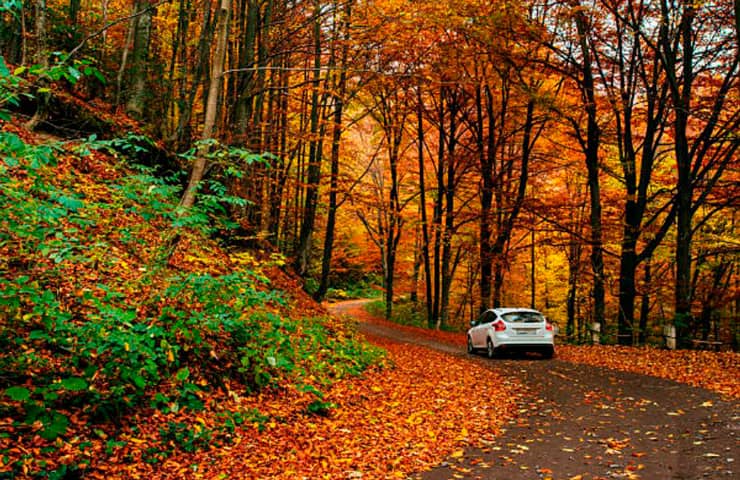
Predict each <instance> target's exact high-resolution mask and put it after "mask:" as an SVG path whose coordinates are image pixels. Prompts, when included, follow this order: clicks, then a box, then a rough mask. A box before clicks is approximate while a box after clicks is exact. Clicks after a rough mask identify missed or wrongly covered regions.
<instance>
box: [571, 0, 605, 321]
mask: <svg viewBox="0 0 740 480" xmlns="http://www.w3.org/2000/svg"><path fill="white" fill-rule="evenodd" d="M575 19H576V28H577V31H578V41H579V44H580V49H581V54H582V55H583V61H582V65H581V67H582V68H581V74H582V77H583V78H581V84H582V90H583V94H584V99H585V102H586V105H585V110H586V115H587V117H588V120H587V122H588V123H587V126H586V145H585V147H586V148H585V152H584V153H585V161H586V169H587V171H588V187H589V198H590V205H591V213H590V223H591V270H592V272H593V289H592V291H591V295H592V298H593V302H594V304H593V306H594V310H593V321H594V322H598V323H600V324H601V328H602V332H603V331H605V327H606V324H605V316H604V310H605V288H604V280H605V279H604V254H603V240H602V225H601V188H600V183H599V170H600V162H599V144H600V135H601V132H600V129H599V124H598V123H597V118H598V116H597V109H596V91H595V87H594V78H593V73H592V70H593V65H592V55H591V53H592V52H591V48H590V46H589V42H588V29H589V26H588V25H589V22H588V20H587V19H586V16H585V13H584V11H583V10H580V9H578V10H576V12H575Z"/></svg>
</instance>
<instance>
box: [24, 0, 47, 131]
mask: <svg viewBox="0 0 740 480" xmlns="http://www.w3.org/2000/svg"><path fill="white" fill-rule="evenodd" d="M34 6H35V9H36V54H35V62H36V63H37V64H38V65H41V66H42V67H43V68H47V67H48V66H49V52H48V47H47V42H48V39H47V35H48V32H47V30H46V20H47V18H46V13H47V11H46V0H36V3H35V4H34ZM47 86H48V84H47V82H46V81H43V80H42V81H40V82H39V88H38V90H37V92H36V112H35V113H34V114H33V117H31V119H30V120H29V121H28V122H26V128H27V129H29V130H34V129H35V128H36V127H37V126H38V125H39V124H40V123H41V122H43V121H44V120H45V119H46V116H47V115H48V105H49V93H48V92H44V91H43V89H44V88H46V87H47Z"/></svg>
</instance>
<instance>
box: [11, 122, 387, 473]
mask: <svg viewBox="0 0 740 480" xmlns="http://www.w3.org/2000/svg"><path fill="white" fill-rule="evenodd" d="M126 147H130V144H129V143H128V142H127V141H126V140H125V139H124V140H120V139H119V140H116V141H114V142H100V141H96V140H94V139H90V140H88V141H87V142H83V143H78V144H61V143H59V144H48V145H34V144H32V143H31V142H28V141H24V139H22V138H21V136H20V135H19V134H16V133H11V132H7V131H5V132H0V273H2V275H1V276H0V372H1V373H0V417H3V418H10V419H11V421H12V428H9V429H8V430H7V431H4V432H0V433H1V434H0V445H2V444H3V440H5V441H10V444H13V443H14V441H17V442H18V443H19V444H21V443H23V441H24V439H28V438H32V437H34V436H36V435H38V436H40V438H41V439H43V440H44V441H47V442H48V444H47V447H46V448H50V449H51V450H52V451H53V449H54V448H55V446H54V445H56V443H55V441H56V440H57V439H59V438H65V437H68V436H70V435H72V434H80V433H81V431H80V430H81V429H83V430H84V429H88V430H87V431H89V429H93V431H96V429H97V428H98V427H100V428H103V426H105V428H108V429H110V428H111V425H112V426H113V429H114V430H115V428H116V427H118V426H121V425H122V424H125V423H126V418H127V416H128V415H129V414H130V413H131V412H133V411H139V410H142V409H144V410H145V409H156V410H159V411H162V412H177V411H181V410H183V409H187V410H189V411H199V410H202V409H203V408H204V402H203V398H204V396H206V395H207V394H208V393H207V392H210V391H213V390H214V389H218V388H221V387H223V386H224V385H226V384H229V385H233V384H234V382H236V383H238V384H239V385H241V386H242V389H243V392H241V393H242V394H244V393H250V392H251V393H253V392H258V391H261V390H264V389H275V388H280V386H281V385H284V384H286V382H287V383H289V384H292V385H296V386H297V387H298V388H302V389H304V391H309V392H312V393H315V397H316V402H314V403H313V404H312V405H311V406H309V413H316V414H324V413H325V412H326V409H328V408H332V407H334V405H331V404H327V403H324V402H323V401H322V395H321V389H322V388H324V387H325V386H328V385H330V384H331V383H332V382H334V381H336V380H337V379H339V378H342V377H343V376H346V375H358V374H360V373H361V372H362V371H363V370H364V369H366V368H367V367H368V366H369V365H371V364H373V363H375V362H376V361H377V360H378V358H379V356H380V353H379V352H378V351H377V350H376V349H373V348H371V347H369V346H368V345H367V344H365V343H364V342H361V341H359V340H358V339H356V338H355V337H354V336H353V334H352V332H350V331H345V330H343V329H341V328H339V327H338V326H336V325H331V324H328V323H327V322H325V321H324V319H297V318H291V317H292V316H290V317H289V316H288V315H286V314H285V312H286V311H287V310H288V309H289V305H288V303H287V300H286V296H285V294H283V293H282V292H279V291H275V290H273V289H271V288H270V285H269V280H268V279H267V278H266V277H265V276H264V275H262V274H261V273H260V268H259V265H255V264H254V263H253V262H240V261H238V258H236V257H230V256H228V255H226V254H225V253H224V252H223V251H222V250H221V249H220V248H219V247H218V246H217V245H216V244H214V243H213V242H211V241H210V240H209V239H208V235H209V234H210V233H212V232H213V231H214V230H220V229H224V228H228V227H229V225H228V224H227V223H225V222H223V221H222V220H223V218H225V216H224V215H222V214H223V213H224V212H225V206H226V205H228V204H229V198H228V195H226V193H225V190H224V189H222V188H221V187H219V185H217V182H211V184H210V185H207V192H208V194H204V195H202V197H201V202H199V204H198V205H196V206H195V207H194V208H193V209H192V210H189V211H179V210H178V207H177V201H178V196H179V194H180V189H179V187H178V186H176V185H177V184H176V183H173V182H169V181H166V180H163V179H160V178H157V177H155V176H154V175H153V174H152V172H151V171H148V170H146V169H138V170H137V169H132V168H131V166H124V165H122V164H121V162H120V161H119V163H115V162H113V161H112V159H111V155H116V156H119V157H120V158H122V159H124V160H125V153H126ZM132 148H133V147H132ZM121 152H123V154H122V153H121ZM312 409H313V411H312ZM260 418H262V417H260V414H259V413H258V412H257V413H255V412H247V413H240V412H235V413H234V412H232V413H231V414H229V415H224V416H223V419H222V424H221V425H220V426H218V427H217V428H216V429H215V430H214V431H211V430H209V431H203V430H202V429H199V428H197V429H192V428H191V426H190V425H187V424H180V423H177V422H174V423H170V424H169V425H167V426H164V427H162V428H161V429H160V436H161V439H162V442H163V445H165V444H166V445H170V446H171V445H177V446H179V448H181V449H183V450H185V451H190V450H191V449H195V448H200V447H202V446H205V445H208V443H209V442H210V441H211V440H212V437H213V438H215V437H217V436H218V435H219V432H221V431H226V432H228V431H230V430H232V431H233V429H234V428H235V427H236V426H238V425H239V424H241V423H243V422H247V421H248V422H250V423H254V422H255V419H258V420H259V419H260ZM260 421H261V420H260ZM257 423H258V422H257ZM106 435H108V434H106ZM111 441H112V442H114V443H113V444H111V447H110V449H111V451H114V450H115V447H116V445H117V444H116V443H115V442H116V440H115V439H111V440H109V442H111ZM155 447H156V446H155ZM153 448H154V447H153ZM168 448H169V447H168ZM0 450H2V451H0V458H2V464H0V466H3V465H4V467H3V469H5V471H6V473H7V472H10V473H12V472H16V473H17V472H18V471H21V470H23V471H24V472H26V473H28V471H27V470H28V468H29V467H28V465H27V461H26V460H27V459H23V458H20V459H18V458H13V457H12V455H10V454H9V453H8V450H3V449H1V448H0ZM155 451H156V452H158V453H156V452H155V453H156V454H152V455H151V456H150V457H149V459H148V460H147V461H159V460H161V459H162V458H163V454H162V452H169V450H168V449H167V448H164V447H163V448H161V449H157V448H155ZM164 457H166V455H164ZM34 468H35V469H36V470H35V471H34V470H33V468H32V469H31V473H34V474H38V475H47V474H48V475H49V476H54V475H56V474H59V472H61V471H62V470H64V471H65V472H66V471H67V470H68V469H69V468H72V467H69V466H68V465H62V466H59V467H58V468H57V469H55V470H53V471H52V470H49V471H46V470H45V468H48V467H45V466H44V464H43V463H39V464H37V465H36V466H35V467H34ZM75 468H77V467H75ZM3 469H0V477H1V476H2V473H1V472H2V471H3ZM54 472H56V473H54Z"/></svg>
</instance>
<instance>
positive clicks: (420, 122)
mask: <svg viewBox="0 0 740 480" xmlns="http://www.w3.org/2000/svg"><path fill="white" fill-rule="evenodd" d="M416 92H417V113H416V120H417V129H416V131H417V136H418V142H419V153H418V161H419V214H420V215H421V235H422V244H421V254H422V256H423V260H424V289H425V290H424V291H425V296H424V302H425V304H426V317H427V325H428V326H430V327H431V326H432V325H433V324H434V323H433V322H434V318H433V313H434V312H433V310H432V266H431V263H430V260H429V225H428V223H427V222H428V220H427V194H426V183H425V176H426V175H425V168H424V103H423V98H422V95H421V84H420V85H419V88H418V89H417V91H416Z"/></svg>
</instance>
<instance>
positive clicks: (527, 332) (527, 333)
mask: <svg viewBox="0 0 740 480" xmlns="http://www.w3.org/2000/svg"><path fill="white" fill-rule="evenodd" d="M516 333H517V335H534V334H535V330H517V331H516Z"/></svg>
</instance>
